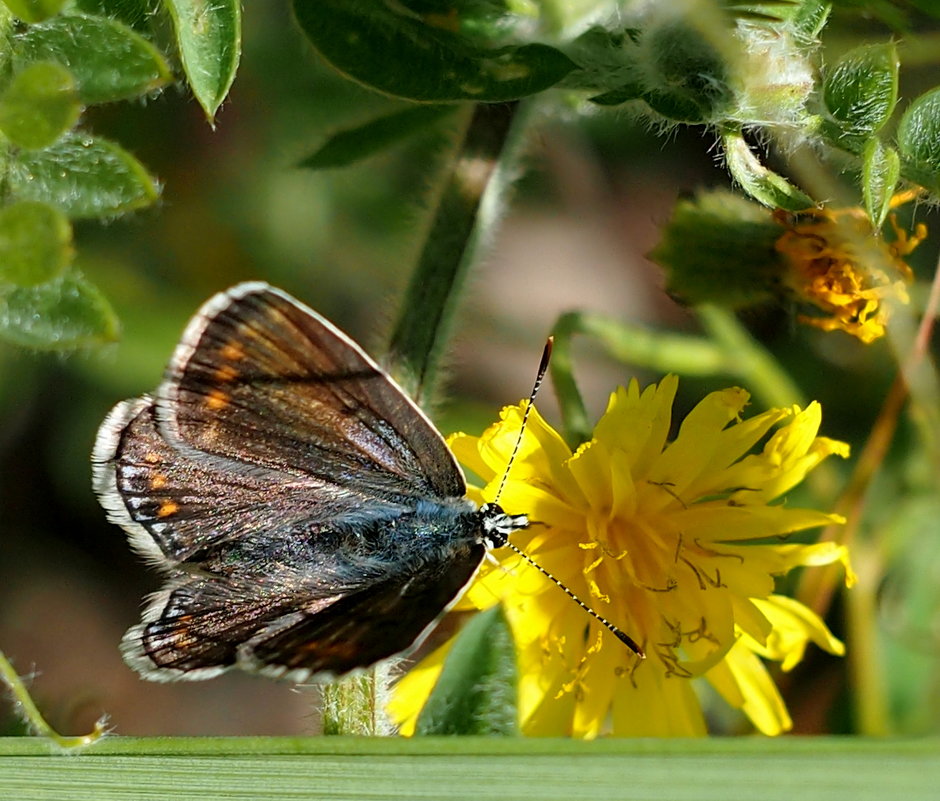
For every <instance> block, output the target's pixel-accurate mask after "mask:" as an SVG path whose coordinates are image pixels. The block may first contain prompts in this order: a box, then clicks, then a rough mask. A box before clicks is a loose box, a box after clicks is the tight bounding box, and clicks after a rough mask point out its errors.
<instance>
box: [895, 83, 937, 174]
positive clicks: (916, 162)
mask: <svg viewBox="0 0 940 801" xmlns="http://www.w3.org/2000/svg"><path fill="white" fill-rule="evenodd" d="M897 136H898V150H899V151H900V153H901V156H902V157H903V158H904V159H905V160H906V161H909V162H910V164H911V166H912V167H914V169H915V170H916V171H917V172H918V173H919V174H920V175H919V176H918V177H917V180H918V181H920V182H922V183H925V184H928V185H929V186H930V187H931V188H932V189H933V190H934V191H937V189H938V185H940V88H936V89H931V90H930V91H929V92H925V93H924V94H922V95H921V96H920V97H918V98H917V99H916V100H914V102H913V103H911V105H910V106H908V107H907V110H906V111H905V112H904V115H903V116H902V117H901V122H900V123H899V124H898V135H897Z"/></svg>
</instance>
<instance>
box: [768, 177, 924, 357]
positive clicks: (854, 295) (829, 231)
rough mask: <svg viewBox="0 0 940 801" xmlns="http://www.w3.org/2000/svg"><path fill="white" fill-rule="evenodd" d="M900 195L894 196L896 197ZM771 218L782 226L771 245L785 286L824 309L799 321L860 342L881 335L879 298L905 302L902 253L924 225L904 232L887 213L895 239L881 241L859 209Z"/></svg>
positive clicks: (920, 236) (884, 312) (906, 270)
mask: <svg viewBox="0 0 940 801" xmlns="http://www.w3.org/2000/svg"><path fill="white" fill-rule="evenodd" d="M905 199H906V197H903V196H899V200H898V202H903V200H905ZM894 205H897V203H895V204H894ZM774 217H775V219H776V220H777V221H778V222H779V223H781V224H782V225H784V226H785V227H786V229H787V230H786V231H785V232H784V233H783V235H781V236H780V238H779V239H778V240H777V242H776V246H775V247H776V250H777V252H778V253H780V254H781V255H782V256H783V258H784V260H785V262H786V263H787V265H788V268H789V270H788V272H787V273H786V274H785V277H784V281H785V284H786V285H787V288H788V289H789V290H790V291H792V292H793V293H794V294H795V295H796V296H797V297H799V298H800V299H801V300H803V301H807V302H809V303H811V304H813V305H814V306H816V307H817V308H818V309H819V310H820V311H821V312H823V313H824V314H825V316H819V317H817V316H807V315H801V317H800V321H801V322H804V323H807V324H809V325H813V326H816V327H817V328H821V329H822V330H824V331H836V330H839V331H845V332H846V333H848V334H851V335H852V336H854V337H857V338H858V339H859V340H861V341H862V342H864V343H866V344H868V343H870V342H873V341H874V340H876V339H878V338H880V337H882V336H884V333H885V324H886V322H887V319H888V309H887V307H886V304H885V301H888V300H894V301H897V302H900V303H907V302H908V295H907V285H908V284H909V283H911V281H912V280H913V274H912V273H911V268H910V267H909V266H908V265H907V263H906V262H905V261H904V257H905V256H907V255H908V254H909V253H911V251H913V250H914V248H916V247H917V246H918V245H919V244H920V243H921V242H922V241H923V240H924V239H925V238H926V236H927V228H926V226H924V225H923V224H922V223H921V224H919V225H918V226H917V227H916V229H915V230H914V233H913V235H908V234H907V232H906V231H904V230H903V229H901V228H900V227H899V226H898V224H897V220H896V218H895V217H894V215H892V216H891V217H890V221H891V226H892V228H893V229H894V233H895V239H894V241H892V242H886V241H885V240H884V239H882V238H880V237H878V236H877V235H876V233H875V230H874V228H873V226H872V223H871V219H870V218H869V217H868V215H867V214H866V213H865V212H864V211H863V210H862V209H860V208H844V209H810V210H808V211H806V212H802V213H800V214H799V215H796V216H792V215H789V214H787V213H786V212H782V211H778V212H776V213H775V215H774Z"/></svg>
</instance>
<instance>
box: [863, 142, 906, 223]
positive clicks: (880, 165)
mask: <svg viewBox="0 0 940 801" xmlns="http://www.w3.org/2000/svg"><path fill="white" fill-rule="evenodd" d="M900 177H901V159H900V157H899V156H898V152H897V151H896V150H895V149H894V148H893V147H890V146H888V145H884V144H882V143H881V141H880V140H879V139H878V138H877V137H872V138H871V139H870V140H869V141H868V143H867V144H866V145H865V149H864V150H863V151H862V196H863V197H864V199H865V210H866V211H867V212H868V216H869V217H871V221H872V223H873V224H874V226H875V228H876V229H877V228H881V225H882V223H883V222H884V221H885V218H886V217H887V216H888V212H889V211H890V210H891V198H892V196H893V195H894V190H895V187H896V186H897V185H898V178H900Z"/></svg>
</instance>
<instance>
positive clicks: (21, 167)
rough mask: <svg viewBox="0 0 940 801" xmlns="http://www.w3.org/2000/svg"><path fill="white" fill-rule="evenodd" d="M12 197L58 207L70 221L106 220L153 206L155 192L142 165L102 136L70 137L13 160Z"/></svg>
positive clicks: (151, 179)
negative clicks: (91, 218)
mask: <svg viewBox="0 0 940 801" xmlns="http://www.w3.org/2000/svg"><path fill="white" fill-rule="evenodd" d="M9 183H10V189H11V192H12V194H13V195H14V196H15V197H18V198H21V199H23V200H36V201H39V202H41V203H48V204H50V205H52V206H57V207H58V208H60V209H62V210H63V211H64V212H65V213H66V214H67V215H68V216H69V217H72V218H84V217H106V216H112V215H117V214H122V213H124V212H127V211H132V210H134V209H139V208H143V207H144V206H149V205H150V204H151V203H153V202H154V201H155V200H156V199H157V196H158V195H159V188H158V186H157V184H156V182H155V181H154V179H153V178H151V177H150V175H148V173H147V171H146V170H145V169H144V167H143V165H142V164H141V163H140V162H139V161H137V159H135V158H134V157H133V156H132V155H131V154H130V153H128V152H127V151H126V150H124V149H123V148H121V147H119V146H118V145H116V144H114V143H113V142H109V141H108V140H106V139H102V138H100V137H91V136H85V135H80V134H69V135H68V136H65V137H63V138H62V139H61V140H60V141H59V142H57V143H56V144H54V145H53V146H52V147H48V148H46V149H44V150H35V151H29V152H24V153H21V154H19V156H18V157H17V158H16V159H15V160H14V161H12V162H11V164H10V171H9Z"/></svg>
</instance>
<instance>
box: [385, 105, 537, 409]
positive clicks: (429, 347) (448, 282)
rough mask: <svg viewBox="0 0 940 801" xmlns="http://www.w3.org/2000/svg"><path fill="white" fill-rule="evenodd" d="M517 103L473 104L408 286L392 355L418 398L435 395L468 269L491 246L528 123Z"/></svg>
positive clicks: (420, 400)
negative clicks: (490, 242) (524, 120)
mask: <svg viewBox="0 0 940 801" xmlns="http://www.w3.org/2000/svg"><path fill="white" fill-rule="evenodd" d="M518 108H519V106H518V104H516V103H508V104H503V103H501V104H480V105H478V106H476V107H475V109H474V111H473V116H472V118H471V120H470V124H469V125H468V127H467V131H466V135H465V136H464V139H463V141H462V142H461V144H460V148H459V151H458V153H457V155H456V158H455V160H454V163H453V165H452V167H451V169H450V173H449V177H448V179H447V182H446V184H445V186H444V189H443V192H442V193H441V196H440V200H439V202H438V205H437V208H436V210H435V212H434V216H433V219H432V221H431V226H430V229H429V231H428V236H427V240H426V241H425V244H424V249H423V250H422V252H421V256H420V259H419V261H418V266H417V268H416V270H415V272H414V275H413V276H412V278H411V282H410V284H409V285H408V288H407V290H406V293H405V298H404V302H403V303H402V307H401V313H400V316H399V318H398V321H397V322H396V325H395V328H394V331H393V332H392V337H391V341H390V344H389V354H388V355H389V360H390V363H391V366H392V369H393V371H394V372H395V373H396V375H397V377H398V378H399V379H400V380H401V382H402V384H403V385H404V386H405V388H406V389H407V390H408V391H409V392H410V393H411V394H412V396H413V397H414V398H415V399H416V400H417V401H418V403H424V402H427V401H428V400H429V399H430V398H431V395H432V392H433V389H434V385H435V379H436V376H437V369H438V366H439V363H440V359H441V356H442V354H443V352H444V346H445V344H446V342H447V339H448V336H449V334H450V332H451V328H452V327H453V318H454V313H455V311H456V308H457V300H458V297H459V294H460V291H461V289H462V288H463V285H464V282H465V279H466V276H467V272H468V270H469V267H470V265H471V264H473V263H474V261H475V260H476V257H477V254H478V252H479V251H480V249H481V248H483V247H485V246H486V245H487V244H488V243H489V240H490V238H491V237H492V234H493V232H494V230H495V227H496V223H497V222H498V220H499V218H500V216H501V214H502V210H503V207H504V202H505V197H506V190H507V189H508V188H509V186H510V185H511V183H512V180H513V178H514V177H515V172H516V170H515V164H516V158H515V156H516V153H517V151H518V150H519V144H520V142H521V141H522V136H521V131H522V130H523V129H524V127H525V126H524V124H522V123H523V120H521V119H516V118H517V116H518V115H517V110H518Z"/></svg>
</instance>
